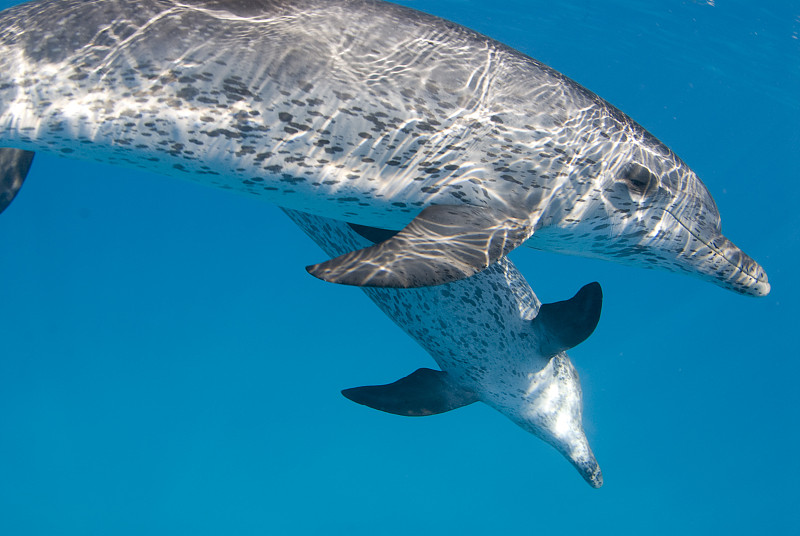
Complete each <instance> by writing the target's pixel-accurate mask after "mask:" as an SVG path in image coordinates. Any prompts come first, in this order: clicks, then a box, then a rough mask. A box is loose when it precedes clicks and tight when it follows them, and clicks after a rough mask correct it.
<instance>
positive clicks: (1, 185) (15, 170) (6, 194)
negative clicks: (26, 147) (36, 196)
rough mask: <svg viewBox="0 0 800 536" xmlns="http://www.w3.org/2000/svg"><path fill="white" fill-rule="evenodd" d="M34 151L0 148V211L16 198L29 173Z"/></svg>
mask: <svg viewBox="0 0 800 536" xmlns="http://www.w3.org/2000/svg"><path fill="white" fill-rule="evenodd" d="M32 162H33V152H31V151H23V150H22V149H9V148H6V147H3V148H0V212H3V211H4V210H5V209H6V207H7V206H8V205H10V204H11V202H12V201H13V200H14V197H16V195H17V192H19V189H20V188H22V183H23V182H24V181H25V177H26V176H27V175H28V170H29V169H30V168H31V163H32Z"/></svg>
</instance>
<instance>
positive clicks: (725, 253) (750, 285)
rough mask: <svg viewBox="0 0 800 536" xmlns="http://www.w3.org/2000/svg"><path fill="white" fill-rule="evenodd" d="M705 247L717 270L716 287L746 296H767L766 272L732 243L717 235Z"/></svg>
mask: <svg viewBox="0 0 800 536" xmlns="http://www.w3.org/2000/svg"><path fill="white" fill-rule="evenodd" d="M706 246H707V247H708V249H709V250H710V252H713V256H714V257H715V261H716V262H715V264H716V265H717V268H718V269H717V271H716V273H715V274H713V277H714V280H715V282H716V283H717V284H718V285H720V286H723V287H726V288H729V289H731V290H733V291H735V292H738V293H740V294H745V295H747V296H766V295H767V294H769V291H770V285H769V281H768V280H767V272H765V271H764V269H763V268H762V267H761V265H759V264H758V263H757V262H756V261H754V260H753V259H752V258H751V257H749V256H748V255H747V254H745V252H744V251H742V250H741V249H739V248H738V247H736V245H734V243H733V242H731V241H730V240H728V239H727V238H725V237H724V236H722V235H719V236H717V237H716V238H714V239H713V240H710V241H709V242H708V243H707V244H706Z"/></svg>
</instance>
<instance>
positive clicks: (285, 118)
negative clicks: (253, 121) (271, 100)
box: [278, 112, 294, 123]
mask: <svg viewBox="0 0 800 536" xmlns="http://www.w3.org/2000/svg"><path fill="white" fill-rule="evenodd" d="M278 119H280V120H281V121H283V122H284V123H288V122H290V121H291V120H292V119H294V116H293V115H292V114H290V113H287V112H280V113H279V114H278Z"/></svg>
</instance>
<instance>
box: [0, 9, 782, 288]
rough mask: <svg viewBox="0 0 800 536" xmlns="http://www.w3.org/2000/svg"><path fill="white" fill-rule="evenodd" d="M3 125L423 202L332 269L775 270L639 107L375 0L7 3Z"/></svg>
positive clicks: (756, 274) (125, 160)
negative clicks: (530, 253)
mask: <svg viewBox="0 0 800 536" xmlns="http://www.w3.org/2000/svg"><path fill="white" fill-rule="evenodd" d="M0 139H2V140H3V142H2V143H3V145H5V146H6V147H9V148H15V149H23V150H26V151H48V152H52V153H56V154H60V155H63V156H69V157H75V158H82V159H93V160H98V161H101V162H108V163H116V164H122V165H126V166H134V167H140V168H143V169H147V170H151V171H154V172H157V173H162V174H167V175H173V176H179V177H185V178H188V179H191V180H195V181H198V182H201V183H204V184H209V185H213V186H217V187H220V188H225V189H229V190H234V191H238V192H243V193H245V194H248V195H257V196H260V197H262V198H264V199H265V200H267V201H270V202H273V203H276V204H278V205H280V206H283V207H288V208H293V209H297V210H302V211H305V212H308V213H312V214H317V215H321V216H326V217H331V218H337V219H341V220H346V221H352V222H356V223H359V224H363V225H367V226H372V227H381V228H385V229H402V228H404V227H405V226H407V225H408V224H409V222H411V221H412V219H414V218H415V217H416V216H417V215H418V214H420V213H421V211H422V217H421V218H420V220H421V221H419V222H418V223H419V224H418V225H417V226H416V227H414V228H413V229H411V230H410V231H409V232H408V233H406V235H403V234H402V233H401V234H400V235H398V237H399V238H400V240H399V241H389V242H388V243H387V244H384V245H383V246H381V248H379V249H368V250H365V251H364V252H359V253H358V255H355V256H352V255H351V256H350V257H347V256H346V257H347V258H340V259H334V261H330V263H329V264H324V265H319V266H316V267H312V268H310V271H311V272H312V273H313V274H314V275H317V276H318V277H322V278H324V279H328V280H331V281H336V282H343V283H349V284H357V285H378V286H419V285H428V284H437V283H443V282H446V281H451V280H455V279H458V278H462V277H465V276H467V275H470V274H472V273H475V272H477V271H479V270H481V269H483V268H485V267H486V266H488V265H490V264H491V263H492V262H494V261H496V260H497V259H499V258H500V257H502V256H503V255H504V254H506V253H507V252H508V251H510V250H511V249H513V248H514V247H516V246H517V245H519V244H521V243H525V244H527V245H528V246H531V247H534V248H538V249H544V250H549V251H558V252H562V253H568V254H575V255H582V256H589V257H598V258H603V259H609V260H612V261H615V262H619V263H624V264H632V265H638V266H643V267H646V268H658V269H665V270H670V271H674V272H685V273H688V274H691V275H695V276H698V277H701V278H703V279H706V280H709V281H712V282H714V283H716V284H718V285H720V286H722V287H725V288H728V289H731V290H734V291H736V292H739V293H742V294H748V295H754V296H763V295H766V294H767V293H768V292H769V283H768V282H767V277H766V274H765V272H764V271H763V269H762V268H761V267H760V266H759V265H758V264H757V263H756V262H755V261H754V260H752V259H751V258H750V257H748V256H747V255H745V254H744V253H743V252H742V251H741V250H739V249H738V248H737V247H736V246H734V245H733V244H732V243H731V242H730V241H729V240H727V239H726V238H725V237H724V236H722V234H721V230H720V217H719V213H718V211H717V207H716V205H715V204H714V201H713V199H712V198H711V196H710V194H709V192H708V190H707V189H706V187H705V186H704V185H703V183H702V182H701V181H700V180H699V179H698V178H697V176H696V175H695V173H694V172H692V170H690V169H689V167H688V166H687V165H686V164H685V163H684V162H682V161H681V160H680V159H679V158H678V157H677V156H676V155H675V154H673V153H672V152H671V151H670V150H669V149H668V148H667V147H666V146H664V145H663V144H662V143H661V142H659V141H658V140H657V139H655V138H654V137H653V136H652V135H650V134H649V133H648V132H647V131H645V130H644V129H643V128H642V127H641V126H639V125H638V124H636V123H635V122H634V121H633V120H631V119H630V118H628V117H627V116H626V115H625V114H623V113H622V112H620V111H619V110H617V109H616V108H614V107H613V106H611V105H610V104H608V103H607V102H605V101H604V100H602V99H601V98H599V97H598V96H596V95H595V94H593V93H591V92H590V91H588V90H586V89H584V88H583V87H581V86H580V85H578V84H576V83H575V82H573V81H572V80H570V79H568V78H566V77H565V76H563V75H561V74H560V73H558V72H556V71H554V70H552V69H550V68H549V67H547V66H545V65H543V64H541V63H539V62H538V61H536V60H534V59H531V58H529V57H527V56H525V55H523V54H521V53H519V52H517V51H515V50H513V49H510V48H508V47H506V46H504V45H503V44H501V43H498V42H496V41H493V40H492V39H489V38H487V37H485V36H483V35H480V34H478V33H475V32H473V31H471V30H469V29H466V28H464V27H461V26H459V25H457V24H454V23H451V22H448V21H446V20H443V19H440V18H437V17H433V16H430V15H427V14H423V13H420V12H418V11H415V10H412V9H408V8H405V7H401V6H397V5H393V4H390V3H385V2H380V1H375V0H293V1H282V0H186V1H184V2H177V1H172V0H139V1H137V2H130V1H128V0H52V1H38V2H31V3H27V4H23V5H20V6H17V7H14V8H11V9H8V10H6V11H3V12H2V14H0ZM25 158H29V157H27V156H26V157H25ZM0 179H2V177H0ZM0 182H2V181H0ZM6 182H9V183H11V182H14V181H6ZM17 182H18V181H17ZM15 193H16V192H15V191H12V192H0V194H2V195H3V196H4V198H5V199H7V200H10V199H12V198H13V195H14V194H15ZM436 206H444V207H453V209H452V210H450V209H447V210H445V211H444V212H443V211H441V210H439V211H437V210H435V207H436ZM431 207H434V209H431ZM1 208H2V207H0V209H1ZM428 209H429V210H430V212H428V211H427V210H428ZM412 226H413V225H412ZM412 226H409V228H410V227H412ZM365 267H366V268H365ZM451 268H452V269H451ZM376 273H377V274H378V275H379V276H380V277H376V276H375V274H376ZM386 273H388V274H389V275H392V274H394V273H397V274H400V275H399V276H397V277H395V278H394V279H392V277H384V275H385V274H386ZM381 274H383V275H381Z"/></svg>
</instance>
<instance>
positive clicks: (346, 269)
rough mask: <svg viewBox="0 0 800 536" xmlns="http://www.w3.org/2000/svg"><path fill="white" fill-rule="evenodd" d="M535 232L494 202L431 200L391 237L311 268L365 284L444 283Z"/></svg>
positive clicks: (327, 277) (470, 271)
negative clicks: (479, 204) (493, 206)
mask: <svg viewBox="0 0 800 536" xmlns="http://www.w3.org/2000/svg"><path fill="white" fill-rule="evenodd" d="M364 229H367V228H364ZM356 230H357V231H358V229H356ZM532 233H533V225H532V223H531V221H530V219H529V218H527V217H524V218H519V217H514V216H509V215H508V214H506V213H503V212H500V211H498V210H494V209H491V208H489V207H476V206H472V205H431V206H429V207H427V208H425V209H424V210H423V211H422V212H420V213H419V215H417V217H416V218H414V220H412V221H411V223H409V224H408V225H407V226H406V227H405V228H404V229H402V230H401V231H400V232H398V233H396V234H394V235H393V236H389V237H388V239H385V240H383V241H382V242H380V243H377V244H375V245H373V246H370V247H367V248H364V249H360V250H358V251H353V252H350V253H347V254H345V255H341V256H339V257H336V258H335V259H331V260H329V261H327V262H323V263H321V264H315V265H312V266H308V267H306V270H308V272H309V273H310V274H311V275H313V276H314V277H317V278H319V279H322V280H324V281H329V282H332V283H340V284H344V285H355V286H360V287H387V288H419V287H427V286H432V285H442V284H444V283H451V282H453V281H458V280H460V279H464V278H465V277H469V276H471V275H474V274H476V273H478V272H480V271H482V270H484V269H486V268H488V267H489V266H490V265H491V264H492V263H494V262H496V261H498V260H499V259H500V258H502V257H503V256H504V255H506V254H508V252H510V251H511V250H512V249H514V248H516V247H517V246H519V245H520V244H522V243H523V242H524V241H525V240H527V239H528V237H530V235H531V234H532ZM387 236H388V235H387Z"/></svg>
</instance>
